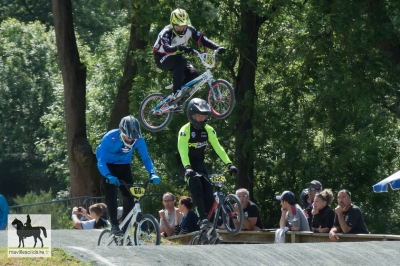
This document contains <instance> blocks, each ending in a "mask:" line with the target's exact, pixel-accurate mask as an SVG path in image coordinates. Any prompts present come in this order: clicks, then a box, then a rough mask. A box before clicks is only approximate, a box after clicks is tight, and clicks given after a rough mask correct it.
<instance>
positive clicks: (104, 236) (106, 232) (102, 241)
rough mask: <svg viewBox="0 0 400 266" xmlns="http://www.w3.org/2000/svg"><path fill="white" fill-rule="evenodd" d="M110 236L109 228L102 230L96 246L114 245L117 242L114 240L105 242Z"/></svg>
mask: <svg viewBox="0 0 400 266" xmlns="http://www.w3.org/2000/svg"><path fill="white" fill-rule="evenodd" d="M110 236H111V231H110V229H105V230H103V232H101V234H100V236H99V241H98V242H97V245H98V246H116V245H117V244H116V243H115V241H114V240H113V241H110V242H109V243H107V241H108V240H109V238H110Z"/></svg>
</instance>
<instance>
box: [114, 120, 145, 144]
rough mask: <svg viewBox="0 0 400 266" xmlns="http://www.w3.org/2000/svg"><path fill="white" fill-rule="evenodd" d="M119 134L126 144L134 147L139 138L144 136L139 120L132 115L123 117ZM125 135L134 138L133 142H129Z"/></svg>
mask: <svg viewBox="0 0 400 266" xmlns="http://www.w3.org/2000/svg"><path fill="white" fill-rule="evenodd" d="M118 131H119V136H120V138H121V140H122V142H123V143H124V145H125V146H127V147H129V148H132V146H133V145H134V144H135V142H136V140H137V139H138V138H141V137H142V132H141V131H140V125H139V121H138V120H137V119H136V118H134V117H133V116H131V115H128V116H125V117H123V118H122V119H121V122H120V123H119V127H118ZM124 136H125V137H127V138H129V139H133V141H132V142H130V143H129V142H127V141H126V140H125V138H124Z"/></svg>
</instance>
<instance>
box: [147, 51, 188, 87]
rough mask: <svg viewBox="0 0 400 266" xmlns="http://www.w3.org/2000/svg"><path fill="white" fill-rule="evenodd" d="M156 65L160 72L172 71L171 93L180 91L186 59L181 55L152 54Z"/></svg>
mask: <svg viewBox="0 0 400 266" xmlns="http://www.w3.org/2000/svg"><path fill="white" fill-rule="evenodd" d="M154 58H155V61H156V65H157V67H158V68H160V69H162V70H169V71H172V79H173V92H174V93H176V92H177V91H178V90H180V89H181V85H182V79H183V75H184V72H185V68H186V64H187V61H186V58H185V57H183V56H182V55H162V54H154Z"/></svg>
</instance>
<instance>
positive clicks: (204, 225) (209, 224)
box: [199, 219, 214, 230]
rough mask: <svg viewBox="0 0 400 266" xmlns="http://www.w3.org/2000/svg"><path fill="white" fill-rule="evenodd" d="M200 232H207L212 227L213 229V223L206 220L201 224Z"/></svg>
mask: <svg viewBox="0 0 400 266" xmlns="http://www.w3.org/2000/svg"><path fill="white" fill-rule="evenodd" d="M199 226H200V230H207V229H209V228H211V227H213V226H214V225H213V223H212V222H210V221H209V220H208V219H204V220H203V221H201V222H200V225H199Z"/></svg>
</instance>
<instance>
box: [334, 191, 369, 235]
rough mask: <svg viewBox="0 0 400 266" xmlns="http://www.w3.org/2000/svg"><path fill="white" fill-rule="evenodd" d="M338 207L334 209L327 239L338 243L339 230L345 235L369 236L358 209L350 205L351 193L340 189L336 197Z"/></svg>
mask: <svg viewBox="0 0 400 266" xmlns="http://www.w3.org/2000/svg"><path fill="white" fill-rule="evenodd" d="M337 201H338V204H339V205H338V206H337V207H336V208H335V213H336V215H335V220H334V222H333V228H332V229H331V230H330V231H329V239H330V240H331V241H338V240H339V236H338V235H337V233H338V232H339V229H340V230H341V231H342V232H343V233H345V234H369V231H368V228H367V226H366V225H365V222H364V218H363V216H362V213H361V210H360V208H358V207H357V206H356V205H353V204H352V203H351V193H350V191H348V190H347V189H342V190H340V191H339V192H338V196H337Z"/></svg>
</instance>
